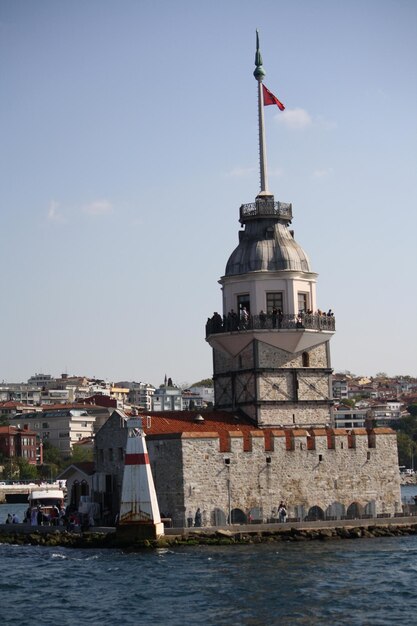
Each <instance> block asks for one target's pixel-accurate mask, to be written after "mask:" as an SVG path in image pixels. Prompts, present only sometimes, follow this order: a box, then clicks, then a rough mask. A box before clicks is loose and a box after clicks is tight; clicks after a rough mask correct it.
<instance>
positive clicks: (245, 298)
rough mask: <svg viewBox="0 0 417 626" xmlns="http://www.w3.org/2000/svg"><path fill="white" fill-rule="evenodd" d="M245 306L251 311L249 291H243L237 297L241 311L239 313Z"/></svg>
mask: <svg viewBox="0 0 417 626" xmlns="http://www.w3.org/2000/svg"><path fill="white" fill-rule="evenodd" d="M243 307H245V308H246V310H247V312H248V313H249V312H250V299H249V294H248V293H242V294H241V295H240V296H238V297H237V310H238V311H239V313H240V311H241V310H242V309H243Z"/></svg>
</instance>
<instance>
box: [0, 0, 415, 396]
mask: <svg viewBox="0 0 417 626" xmlns="http://www.w3.org/2000/svg"><path fill="white" fill-rule="evenodd" d="M120 7H122V8H123V10H121V9H120ZM416 18H417V5H416V4H415V3H414V2H411V1H407V0H401V1H400V2H396V3H394V2H391V1H390V0H382V1H381V2H377V1H376V0H365V1H364V2H352V3H349V4H346V5H341V4H339V3H334V2H331V0H317V2H315V3H311V2H307V1H306V0H297V1H296V2H294V3H291V6H288V5H287V4H285V3H279V2H278V3H277V2H272V0H261V1H260V2H258V3H256V5H253V4H252V3H249V2H246V1H243V2H238V0H231V1H229V2H228V3H220V2H219V1H215V2H213V3H211V4H210V6H205V5H204V6H203V5H201V6H197V5H196V3H193V2H191V0H184V1H178V2H174V3H168V2H166V1H162V0H160V1H156V2H154V3H152V4H151V3H146V2H133V1H130V0H125V1H124V2H123V3H121V5H117V6H116V4H115V3H113V2H110V1H107V0H104V1H101V2H99V1H98V0H91V1H90V2H89V3H83V2H80V1H78V0H76V1H75V2H73V3H71V4H65V3H55V2H52V1H51V0H40V1H39V2H37V3H33V2H29V1H27V0H22V1H21V2H19V3H16V2H12V1H11V0H3V2H2V4H1V7H0V32H1V35H2V36H1V37H0V52H1V54H0V59H1V60H0V67H1V73H2V81H3V91H4V97H3V99H2V102H1V103H0V111H1V115H0V118H1V120H2V128H1V134H2V146H1V148H0V159H1V166H2V171H3V185H2V188H1V189H0V212H1V216H2V221H1V223H2V226H3V238H2V246H1V257H0V258H1V263H2V268H3V281H2V285H3V289H2V293H3V298H2V310H1V318H0V319H1V321H2V329H3V338H2V359H1V361H0V362H1V368H0V380H4V381H6V382H21V381H26V380H27V379H28V378H29V377H30V376H31V375H33V374H35V373H36V372H42V373H51V374H52V375H54V373H58V372H59V373H63V372H67V373H68V374H69V375H86V376H91V377H98V378H104V379H106V380H113V381H116V380H136V381H142V382H149V381H152V384H160V383H161V382H163V379H164V376H165V374H167V375H168V376H171V377H172V378H173V381H174V383H177V384H181V383H183V382H188V383H190V384H192V383H194V382H196V381H198V380H201V379H204V378H210V377H211V376H212V354H211V349H210V347H209V346H208V344H206V342H205V339H204V336H205V322H206V320H207V318H208V317H209V316H211V315H212V314H213V312H214V311H219V312H220V313H221V312H222V302H221V290H220V286H219V284H218V282H217V281H218V280H219V278H220V277H221V276H222V275H223V274H224V269H225V265H226V262H227V259H228V257H229V255H230V254H231V252H232V251H233V249H234V248H235V247H236V245H237V242H238V230H239V223H238V213H239V206H240V205H241V204H243V203H247V202H252V201H253V200H254V198H255V196H256V194H257V193H258V191H259V165H258V145H257V130H258V129H257V115H256V108H257V100H256V81H255V79H254V77H253V76H252V72H253V70H254V68H255V66H254V56H255V30H256V28H258V29H259V32H260V43H261V51H262V56H263V63H264V67H265V70H266V77H265V85H266V86H267V87H268V88H269V89H270V90H271V91H272V92H273V93H274V94H275V95H276V96H277V97H278V98H279V99H280V100H281V101H282V102H283V103H284V104H285V107H286V109H285V111H284V112H280V111H279V110H278V109H277V108H276V107H267V108H266V110H265V123H266V146H267V153H268V164H269V186H270V189H271V191H272V192H273V193H274V195H275V199H276V200H280V201H284V202H292V204H293V214H294V220H293V226H292V228H294V230H295V237H296V240H297V241H298V242H299V243H300V244H301V245H302V247H303V248H304V250H305V251H306V252H307V254H308V256H309V258H310V260H311V265H312V268H313V271H315V272H317V273H318V274H319V277H318V284H317V293H318V303H319V306H320V308H322V309H323V310H327V309H329V308H331V309H332V310H333V311H334V312H335V317H336V333H335V336H334V337H333V339H332V341H331V344H330V345H331V353H332V366H333V368H334V370H335V371H344V370H349V371H352V372H354V373H355V374H363V375H373V376H375V374H376V373H377V372H378V371H385V372H387V374H389V375H390V376H394V375H401V374H403V375H407V374H408V375H410V376H416V375H417V368H416V358H415V348H416V345H417V331H416V327H415V324H414V323H413V322H412V319H409V318H412V317H413V315H414V311H415V309H416V306H417V295H416V290H415V288H414V285H415V277H414V274H415V269H416V258H415V256H416V255H415V252H414V248H415V244H414V237H413V235H414V232H415V226H416V225H417V224H416V211H415V205H416V200H417V183H416V165H417V156H416V151H415V136H416V130H417V85H416V82H417V81H416V68H415V58H416V52H417V35H416V32H415V28H414V24H415V21H416ZM256 313H257V312H256ZM57 375H59V374H57Z"/></svg>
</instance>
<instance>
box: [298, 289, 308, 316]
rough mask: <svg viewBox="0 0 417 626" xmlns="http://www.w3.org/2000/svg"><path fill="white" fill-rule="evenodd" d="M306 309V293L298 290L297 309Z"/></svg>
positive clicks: (300, 310)
mask: <svg viewBox="0 0 417 626" xmlns="http://www.w3.org/2000/svg"><path fill="white" fill-rule="evenodd" d="M307 309H308V293H302V292H298V310H299V312H300V313H301V312H302V311H304V312H305V311H307Z"/></svg>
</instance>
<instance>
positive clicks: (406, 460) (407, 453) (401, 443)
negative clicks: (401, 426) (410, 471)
mask: <svg viewBox="0 0 417 626" xmlns="http://www.w3.org/2000/svg"><path fill="white" fill-rule="evenodd" d="M397 444H398V463H399V465H404V466H405V467H411V466H412V465H413V464H414V463H413V459H414V455H415V453H416V451H417V445H416V444H415V442H414V441H413V440H412V438H411V437H410V436H409V435H407V434H406V433H402V432H397Z"/></svg>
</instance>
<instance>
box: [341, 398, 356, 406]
mask: <svg viewBox="0 0 417 626" xmlns="http://www.w3.org/2000/svg"><path fill="white" fill-rule="evenodd" d="M340 404H343V405H344V406H348V407H350V408H353V407H354V406H355V400H351V399H350V398H342V399H341V400H340Z"/></svg>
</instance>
